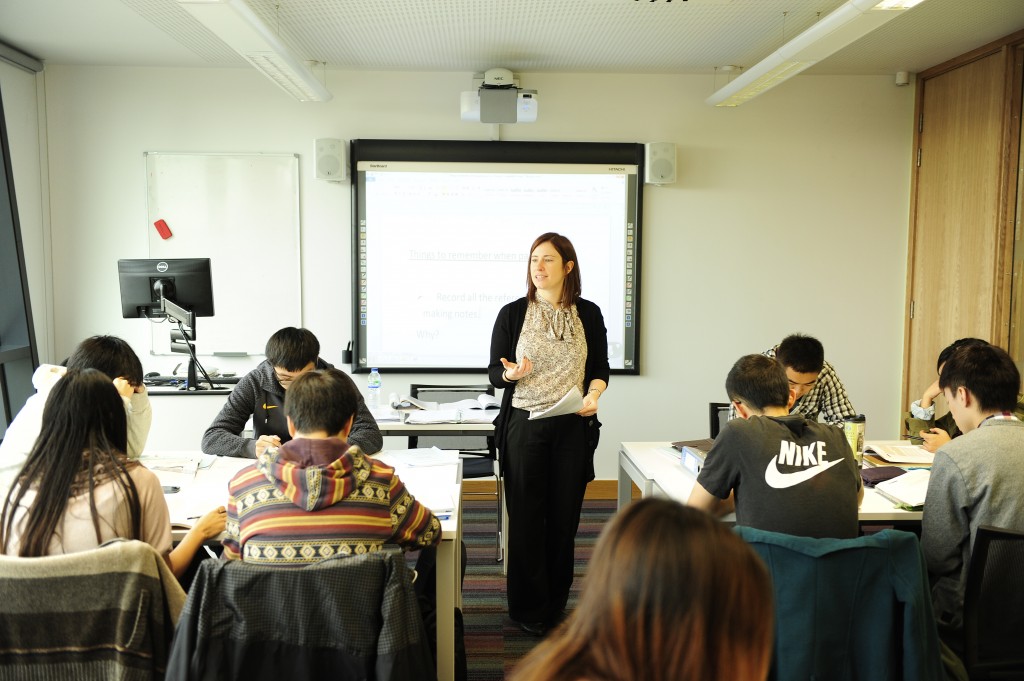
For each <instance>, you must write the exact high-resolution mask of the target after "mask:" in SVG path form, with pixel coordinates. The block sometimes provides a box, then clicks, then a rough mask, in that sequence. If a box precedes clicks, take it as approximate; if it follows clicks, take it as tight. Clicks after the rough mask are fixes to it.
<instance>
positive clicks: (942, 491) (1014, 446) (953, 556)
mask: <svg viewBox="0 0 1024 681" xmlns="http://www.w3.org/2000/svg"><path fill="white" fill-rule="evenodd" d="M939 388H941V389H942V393H943V395H944V396H945V398H946V403H947V404H948V405H949V410H950V412H951V413H952V414H953V418H954V419H955V420H956V424H957V426H959V428H960V430H961V431H963V435H961V436H960V437H958V438H956V439H954V440H951V441H950V442H947V443H946V444H944V445H943V446H942V447H941V448H940V449H939V450H938V451H937V452H936V453H935V462H934V463H933V464H932V473H931V478H930V480H929V483H928V494H927V497H926V498H925V504H924V517H923V519H922V522H921V548H922V550H923V551H924V555H925V560H926V561H927V564H928V572H929V574H930V576H931V582H932V601H933V603H934V606H935V617H936V619H937V620H938V624H939V635H940V636H941V638H942V640H943V641H944V642H945V643H946V644H947V645H949V646H950V647H951V648H953V649H954V650H956V651H957V652H958V653H961V652H962V651H961V650H960V648H961V646H962V644H961V640H962V637H961V631H962V628H963V603H964V586H965V583H966V579H967V568H968V566H969V565H970V562H971V550H972V548H973V545H974V537H975V533H976V532H977V529H978V526H980V525H995V526H996V527H1001V528H1006V529H1011V530H1016V531H1018V532H1020V531H1024V423H1022V422H1021V421H1019V420H1018V419H1017V417H1016V416H1014V415H1013V410H1014V408H1015V407H1016V405H1017V395H1018V393H1019V391H1020V373H1019V372H1018V370H1017V367H1016V365H1014V362H1013V360H1012V359H1011V358H1010V356H1009V355H1008V354H1007V353H1006V352H1005V351H1004V350H1002V349H1001V348H998V347H995V346H993V345H983V346H978V345H974V346H965V347H961V348H959V349H957V350H956V351H955V352H954V353H953V354H952V355H951V356H950V357H949V359H947V360H946V363H945V365H944V366H943V367H942V373H941V374H940V375H939Z"/></svg>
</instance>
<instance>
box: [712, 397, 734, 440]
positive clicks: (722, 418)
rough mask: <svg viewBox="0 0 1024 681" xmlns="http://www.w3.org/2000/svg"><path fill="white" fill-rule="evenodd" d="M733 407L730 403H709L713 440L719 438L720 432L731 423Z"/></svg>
mask: <svg viewBox="0 0 1024 681" xmlns="http://www.w3.org/2000/svg"><path fill="white" fill-rule="evenodd" d="M731 406H732V405H731V404H730V403H728V402H708V424H709V425H710V428H711V439H712V440H714V439H715V438H716V437H718V432H719V431H720V430H722V427H723V426H724V425H725V424H726V423H728V421H729V411H730V409H729V408H730V407H731Z"/></svg>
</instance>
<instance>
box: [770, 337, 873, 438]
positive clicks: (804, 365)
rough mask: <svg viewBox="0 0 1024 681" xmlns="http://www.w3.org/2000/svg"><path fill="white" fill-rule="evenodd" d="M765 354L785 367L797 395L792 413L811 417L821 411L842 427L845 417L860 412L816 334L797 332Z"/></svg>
mask: <svg viewBox="0 0 1024 681" xmlns="http://www.w3.org/2000/svg"><path fill="white" fill-rule="evenodd" d="M764 354H765V355H767V356H768V357H774V358H775V359H776V360H778V362H779V364H781V365H782V367H783V368H784V369H785V370H786V377H787V378H789V388H790V390H792V391H794V394H795V395H796V402H795V403H794V404H793V408H792V409H790V413H791V414H792V413H800V414H803V415H804V416H806V417H807V418H808V419H810V420H811V421H816V420H817V419H818V415H819V414H820V415H821V419H822V420H823V421H824V422H825V423H828V424H831V425H833V426H840V427H842V425H843V419H844V418H846V417H847V416H856V415H857V410H856V409H854V408H853V405H852V404H850V398H849V397H848V396H847V395H846V388H844V387H843V382H842V381H841V380H839V376H838V375H837V374H836V370H835V369H833V368H832V365H831V364H829V363H828V362H826V361H825V349H824V348H823V347H822V345H821V341H819V340H818V339H817V338H811V337H810V336H804V335H803V334H799V333H794V334H793V335H791V336H786V337H785V338H784V339H782V342H781V343H779V344H778V345H776V346H775V347H774V348H771V349H770V350H766V351H765V352H764Z"/></svg>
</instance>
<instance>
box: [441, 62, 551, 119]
mask: <svg viewBox="0 0 1024 681" xmlns="http://www.w3.org/2000/svg"><path fill="white" fill-rule="evenodd" d="M473 85H474V86H475V87H476V90H468V91H466V92H463V93H462V95H461V98H460V109H461V113H462V120H464V121H472V122H479V123H534V122H536V120H537V91H536V90H523V89H522V88H520V87H519V81H518V80H516V79H515V77H514V76H513V74H512V72H511V71H509V70H508V69H500V68H499V69H489V70H488V71H487V72H486V73H478V74H476V75H475V76H474V77H473Z"/></svg>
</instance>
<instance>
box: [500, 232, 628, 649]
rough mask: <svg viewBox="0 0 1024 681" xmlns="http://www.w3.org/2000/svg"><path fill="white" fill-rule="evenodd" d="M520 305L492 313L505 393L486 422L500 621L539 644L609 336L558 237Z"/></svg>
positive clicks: (555, 600)
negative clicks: (501, 485)
mask: <svg viewBox="0 0 1024 681" xmlns="http://www.w3.org/2000/svg"><path fill="white" fill-rule="evenodd" d="M526 278H527V289H526V297H525V298H520V299H519V300H515V301H513V302H511V303H509V304H508V305H506V306H505V307H503V308H501V311H499V312H498V318H497V320H495V322H494V331H493V333H492V334H491V357H490V364H489V365H488V367H487V372H488V376H489V378H490V381H491V383H492V384H493V385H494V386H495V387H498V388H504V389H505V393H504V395H503V397H502V401H501V411H500V412H499V413H498V417H497V418H496V419H495V421H494V426H495V438H496V443H497V447H498V449H499V450H500V451H501V456H502V465H503V467H504V476H505V501H506V504H507V506H508V515H509V523H508V557H507V560H508V583H507V589H506V590H507V595H508V613H509V616H510V617H511V618H512V619H513V620H514V621H515V622H516V623H517V624H518V625H519V626H520V628H521V629H523V630H524V631H526V632H528V633H531V634H534V635H538V636H542V635H544V634H545V633H546V632H547V630H548V629H550V628H551V627H553V626H554V625H556V624H558V623H559V622H560V621H561V620H562V619H563V618H564V617H565V605H566V602H567V601H568V599H569V589H570V587H571V586H572V579H573V564H574V552H575V540H576V529H577V527H578V526H579V522H580V509H581V508H582V506H583V494H584V492H585V491H586V488H587V483H588V482H590V481H591V480H593V479H594V450H595V449H597V440H598V435H599V428H600V427H601V423H600V422H599V421H598V420H597V404H598V400H599V398H600V397H601V394H602V393H603V392H604V391H605V389H606V388H607V387H608V335H607V331H606V330H605V326H604V318H603V317H602V316H601V309H600V308H599V307H598V306H597V305H595V304H594V303H592V302H590V301H588V300H584V299H582V298H580V268H579V263H578V262H577V260H576V250H575V249H574V248H573V246H572V243H571V242H570V241H569V240H568V239H567V238H565V237H564V236H562V235H560V234H555V233H553V232H548V233H546V234H542V235H540V236H539V237H537V240H536V241H534V242H533V246H532V247H531V249H530V264H529V267H528V269H527V277H526ZM573 387H575V388H577V389H578V390H579V391H580V392H581V393H582V394H583V408H582V409H580V410H579V411H578V412H576V413H575V414H565V415H562V416H553V417H549V418H543V419H536V420H533V421H530V420H527V419H528V417H529V415H530V412H531V411H535V410H539V409H546V408H548V407H550V406H552V405H553V404H555V403H556V402H558V400H560V399H561V398H562V397H563V396H564V395H565V394H566V393H567V392H569V390H570V389H572V388H573Z"/></svg>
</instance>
